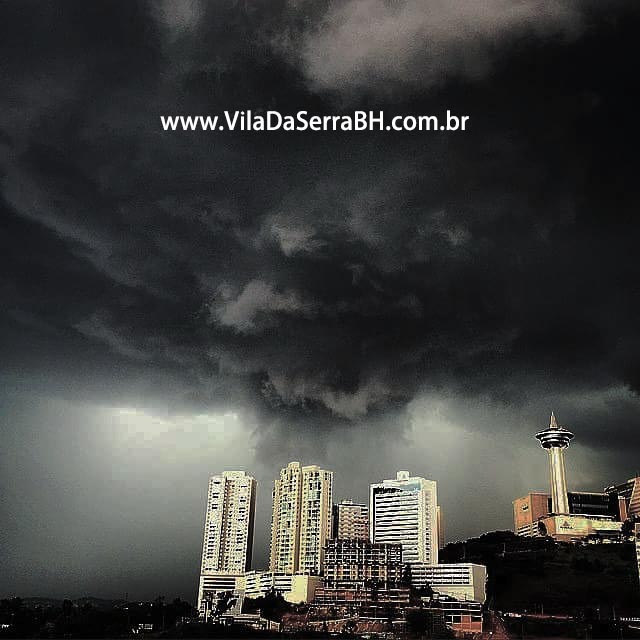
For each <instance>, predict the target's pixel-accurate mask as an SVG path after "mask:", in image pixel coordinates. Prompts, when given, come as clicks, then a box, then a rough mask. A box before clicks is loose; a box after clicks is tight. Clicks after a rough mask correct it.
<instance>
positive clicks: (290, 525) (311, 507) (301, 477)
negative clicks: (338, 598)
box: [269, 462, 333, 575]
mask: <svg viewBox="0 0 640 640" xmlns="http://www.w3.org/2000/svg"><path fill="white" fill-rule="evenodd" d="M332 497H333V472H331V471H326V470H324V469H320V467H317V466H315V465H314V466H307V467H303V466H301V465H300V463H299V462H290V463H289V464H288V465H287V467H286V468H284V469H282V470H281V471H280V477H279V478H278V479H277V480H276V481H275V484H274V489H273V515H272V519H271V560H270V563H269V567H270V569H271V571H274V572H278V573H286V574H293V573H302V574H307V575H320V573H321V572H322V562H323V559H324V546H325V543H326V541H327V540H328V539H329V538H330V537H331V504H332Z"/></svg>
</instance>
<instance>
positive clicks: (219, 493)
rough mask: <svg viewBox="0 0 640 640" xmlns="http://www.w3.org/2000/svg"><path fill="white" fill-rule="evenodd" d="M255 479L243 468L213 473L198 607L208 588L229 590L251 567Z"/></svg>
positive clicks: (210, 481) (210, 483)
mask: <svg viewBox="0 0 640 640" xmlns="http://www.w3.org/2000/svg"><path fill="white" fill-rule="evenodd" d="M255 510H256V481H255V479H254V478H252V477H251V476H248V475H247V474H246V473H245V472H244V471H225V472H223V473H222V475H216V476H211V478H210V479H209V491H208V494H207V507H206V512H205V521H204V536H203V543H202V563H201V567H200V585H199V588H198V609H199V610H200V611H201V613H203V612H204V608H205V607H204V603H203V599H204V596H205V594H206V593H207V592H210V593H215V592H216V591H220V590H226V589H227V588H228V586H229V585H232V584H233V581H234V577H235V576H240V575H242V574H243V573H244V572H245V571H247V570H248V569H250V568H251V553H252V546H253V523H254V518H255Z"/></svg>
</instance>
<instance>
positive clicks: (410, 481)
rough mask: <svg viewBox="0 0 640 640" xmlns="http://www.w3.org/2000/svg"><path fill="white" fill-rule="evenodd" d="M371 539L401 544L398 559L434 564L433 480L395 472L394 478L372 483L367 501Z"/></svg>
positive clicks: (435, 502)
mask: <svg viewBox="0 0 640 640" xmlns="http://www.w3.org/2000/svg"><path fill="white" fill-rule="evenodd" d="M369 527H370V535H371V542H375V543H379V542H380V543H396V544H397V543H400V544H402V561H403V562H405V563H409V564H411V563H416V562H421V563H425V564H429V565H433V564H438V496H437V491H436V483H435V481H433V480H426V479H425V478H419V477H415V478H412V477H410V475H409V472H408V471H398V473H397V474H396V478H395V480H383V481H382V482H380V483H378V484H372V485H371V490H370V502H369Z"/></svg>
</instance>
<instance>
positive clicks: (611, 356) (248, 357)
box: [0, 0, 640, 599]
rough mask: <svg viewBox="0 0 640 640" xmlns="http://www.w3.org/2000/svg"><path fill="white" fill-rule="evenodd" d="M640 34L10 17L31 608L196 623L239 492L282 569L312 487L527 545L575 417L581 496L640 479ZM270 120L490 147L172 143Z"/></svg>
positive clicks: (526, 9) (267, 139) (355, 139)
mask: <svg viewBox="0 0 640 640" xmlns="http://www.w3.org/2000/svg"><path fill="white" fill-rule="evenodd" d="M507 5H508V6H507ZM363 15H364V16H373V17H374V19H373V20H367V19H366V18H363ZM639 27H640V5H639V4H638V3H634V2H629V1H628V0H627V1H625V0H612V2H608V3H603V2H601V1H598V0H583V1H581V2H563V1H559V2H549V3H546V2H540V1H539V0H522V1H520V2H517V3H505V2H504V0H486V1H485V2H481V3H478V2H473V1H471V0H468V1H464V2H462V1H461V2H444V1H433V2H425V1H423V0H399V1H398V2H389V1H387V0H341V1H340V2H319V3H318V2H296V1H295V0H255V1H252V2H239V1H237V0H219V1H216V2H206V0H175V2H174V1H169V0H108V1H106V2H98V3H97V4H96V3H87V2H83V1H80V0H69V1H68V2H64V3H59V2H48V1H43V2H39V3H32V2H3V3H0V32H1V35H2V37H0V60H2V65H1V68H2V69H1V71H0V76H1V79H2V81H3V87H4V89H5V90H4V91H3V92H2V95H0V219H1V221H2V222H1V224H2V227H1V229H0V291H1V292H2V298H1V300H2V304H0V335H1V336H2V340H1V341H0V435H1V438H2V446H1V447H0V486H2V487H3V494H2V500H0V522H2V523H3V527H2V531H1V532H0V548H1V552H0V592H2V594H8V595H10V594H22V595H25V594H27V595H35V596H38V595H45V596H49V595H54V596H60V597H66V596H68V595H72V596H82V595H86V594H93V595H96V596H105V597H114V596H115V597H124V595H125V593H129V594H130V595H131V596H132V597H136V598H141V599H153V598H155V597H157V595H158V589H159V585H162V591H163V592H165V593H167V594H169V593H171V594H176V595H180V596H182V597H184V598H188V599H193V585H194V584H196V583H197V581H198V571H199V566H200V555H201V551H202V542H203V541H202V530H201V528H200V525H201V523H202V522H203V520H202V518H203V507H204V505H205V501H206V493H207V479H208V478H209V476H210V475H211V474H212V473H222V472H223V471H224V470H225V469H226V470H242V469H245V470H247V472H248V473H250V474H251V476H252V477H253V478H255V481H256V483H257V485H256V486H257V489H256V491H257V493H256V497H257V504H256V512H255V535H254V544H255V549H256V553H255V554H254V561H255V562H254V563H255V564H256V565H258V566H263V567H266V566H267V565H268V549H269V543H270V522H271V517H272V513H271V511H272V509H271V500H270V498H269V497H268V496H269V495H270V491H271V486H272V484H271V483H272V481H273V479H274V477H275V475H277V473H276V474H274V469H275V470H278V469H282V468H284V467H286V465H287V464H288V463H289V462H291V461H292V460H300V461H303V462H304V464H308V463H313V464H314V465H317V466H318V467H319V468H320V469H326V470H331V471H332V472H333V473H334V479H333V484H332V493H333V500H334V501H336V502H337V501H340V500H342V499H352V500H354V501H358V502H364V503H367V504H368V503H369V494H368V492H369V485H370V484H371V483H372V482H378V481H380V480H381V479H385V478H394V477H395V474H396V472H397V471H398V470H402V469H409V470H410V471H411V473H412V474H414V475H415V476H419V477H425V478H433V479H434V480H436V481H437V482H438V504H440V505H441V506H442V510H443V520H444V522H445V533H446V538H447V540H453V539H466V538H468V537H470V536H473V535H477V534H479V533H482V532H484V531H491V530H496V529H511V527H512V501H513V499H514V497H515V496H523V495H526V494H527V492H529V491H533V490H540V491H542V490H546V488H547V487H548V484H549V483H548V465H545V464H544V455H545V454H544V452H543V451H541V449H540V447H539V445H538V443H537V442H536V441H535V440H534V438H533V437H532V434H535V433H537V432H538V431H539V430H540V429H541V428H542V427H543V426H544V422H543V418H545V417H546V416H548V415H549V412H550V410H551V409H553V410H554V411H555V412H556V413H557V415H559V416H560V418H561V421H564V420H566V424H568V425H570V427H571V429H572V430H573V429H575V432H576V437H577V438H578V442H579V446H573V445H572V447H571V449H570V454H568V455H567V456H566V461H565V466H566V476H567V480H568V487H567V490H568V493H572V492H573V493H575V490H576V489H579V490H580V491H593V492H602V489H603V487H605V486H610V485H619V484H624V483H625V482H626V481H627V479H629V478H631V477H635V476H636V475H637V472H638V468H637V467H638V462H637V460H638V443H637V433H638V427H639V424H640V393H639V392H640V366H639V364H638V363H639V362H640V340H639V339H638V335H637V334H638V332H637V327H638V319H639V318H640V295H639V292H638V286H637V282H638V281H639V280H640V262H639V261H638V260H637V258H636V254H637V247H638V246H639V245H640V221H639V220H638V216H637V208H638V204H637V203H638V201H639V199H640V194H638V180H637V176H636V173H637V171H636V168H635V165H636V156H637V152H636V147H637V146H638V145H637V143H638V135H637V134H638V126H637V113H636V111H637V110H636V108H635V104H634V102H633V100H630V99H629V96H630V95H631V92H630V88H631V84H632V82H633V81H632V78H635V76H636V75H637V73H636V68H635V67H636V58H637V52H636V48H637V47H636V40H637V37H636V34H637V32H638V28H639ZM269 110H273V111H277V112H279V113H282V114H292V115H293V114H296V113H297V112H299V111H306V112H307V113H308V114H309V116H312V117H313V116H317V117H319V118H321V119H324V118H329V120H331V118H332V117H334V116H340V115H341V114H348V113H353V112H355V111H358V110H371V111H373V112H383V113H384V115H385V122H387V121H389V122H391V120H389V119H390V118H392V117H397V116H401V117H403V118H420V117H425V116H426V117H427V118H428V117H430V116H431V115H432V114H434V115H435V114H437V115H439V116H442V115H443V114H446V113H447V112H450V113H451V114H457V115H459V116H460V117H467V120H465V128H464V130H462V129H461V128H460V129H457V130H455V131H454V130H447V129H446V127H445V130H440V129H438V130H432V131H418V130H415V131H406V130H405V131H395V130H394V131H392V130H389V131H387V130H382V131H379V130H376V129H374V130H367V131H352V132H349V131H297V132H295V131H294V132H289V131H284V130H281V131H258V130H254V131H240V130H238V129H236V130H233V131H231V130H228V129H225V130H224V131H222V132H221V131H181V130H176V131H167V130H164V129H163V126H162V117H163V116H175V115H180V114H182V115H185V116H187V115H189V114H192V115H203V116H206V115H215V114H221V113H224V112H225V111H228V112H230V113H235V112H244V113H245V114H247V113H248V112H249V111H251V113H252V114H254V115H258V114H260V113H264V112H266V111H269ZM456 117H457V116H456ZM545 422H546V420H545ZM558 457H559V456H558ZM625 490H626V489H625ZM630 490H631V491H632V489H630ZM634 504H635V503H634ZM468 514H473V518H470V517H469V515H468ZM258 550H259V551H258ZM314 562H316V557H315V556H314Z"/></svg>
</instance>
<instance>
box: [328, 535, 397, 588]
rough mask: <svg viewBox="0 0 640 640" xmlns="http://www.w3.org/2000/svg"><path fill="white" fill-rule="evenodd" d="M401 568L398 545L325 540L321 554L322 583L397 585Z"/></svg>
mask: <svg viewBox="0 0 640 640" xmlns="http://www.w3.org/2000/svg"><path fill="white" fill-rule="evenodd" d="M402 568H403V565H402V545H399V544H375V543H372V542H369V541H368V540H345V539H334V540H329V541H328V542H327V546H326V550H325V556H324V579H323V586H325V587H329V588H336V589H359V588H360V589H363V588H365V587H366V586H370V585H371V584H373V583H374V582H375V584H376V585H377V586H378V587H382V588H386V587H397V586H400V584H401V582H402ZM407 586H408V585H407Z"/></svg>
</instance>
